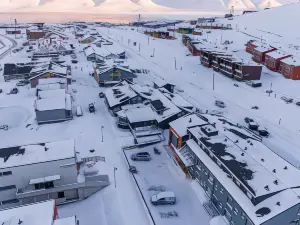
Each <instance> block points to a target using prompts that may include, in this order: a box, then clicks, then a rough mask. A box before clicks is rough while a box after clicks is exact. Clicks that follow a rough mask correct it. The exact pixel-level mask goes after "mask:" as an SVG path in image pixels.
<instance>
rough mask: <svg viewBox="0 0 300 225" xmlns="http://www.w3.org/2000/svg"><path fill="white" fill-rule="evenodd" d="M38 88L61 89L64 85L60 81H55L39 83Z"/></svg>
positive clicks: (41, 89) (42, 89)
mask: <svg viewBox="0 0 300 225" xmlns="http://www.w3.org/2000/svg"><path fill="white" fill-rule="evenodd" d="M36 88H37V89H38V90H40V91H45V90H55V89H61V88H62V86H61V84H59V83H53V84H38V85H37V86H36Z"/></svg>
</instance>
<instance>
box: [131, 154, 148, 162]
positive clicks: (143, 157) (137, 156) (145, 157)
mask: <svg viewBox="0 0 300 225" xmlns="http://www.w3.org/2000/svg"><path fill="white" fill-rule="evenodd" d="M131 159H132V160H133V161H150V160H151V156H150V154H149V152H139V153H135V154H132V155H131Z"/></svg>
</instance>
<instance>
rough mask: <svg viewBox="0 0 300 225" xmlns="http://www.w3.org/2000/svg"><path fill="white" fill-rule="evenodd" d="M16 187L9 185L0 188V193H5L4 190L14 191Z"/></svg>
mask: <svg viewBox="0 0 300 225" xmlns="http://www.w3.org/2000/svg"><path fill="white" fill-rule="evenodd" d="M15 188H16V185H9V186H4V187H0V191H6V190H10V189H15Z"/></svg>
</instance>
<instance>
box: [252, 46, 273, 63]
mask: <svg viewBox="0 0 300 225" xmlns="http://www.w3.org/2000/svg"><path fill="white" fill-rule="evenodd" d="M275 50H276V48H274V47H271V46H258V47H256V48H254V49H253V56H252V59H253V61H255V62H257V63H264V62H265V56H266V54H267V53H269V52H272V51H275Z"/></svg>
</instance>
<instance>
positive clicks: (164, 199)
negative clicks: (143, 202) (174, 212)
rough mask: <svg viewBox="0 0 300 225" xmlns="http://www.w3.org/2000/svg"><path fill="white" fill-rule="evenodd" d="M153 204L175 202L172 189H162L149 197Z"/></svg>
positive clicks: (171, 203)
mask: <svg viewBox="0 0 300 225" xmlns="http://www.w3.org/2000/svg"><path fill="white" fill-rule="evenodd" d="M151 203H152V204H153V205H174V204H175V203H176V197H175V193H174V192H172V191H163V192H160V193H158V194H156V195H153V196H152V197H151Z"/></svg>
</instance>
